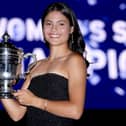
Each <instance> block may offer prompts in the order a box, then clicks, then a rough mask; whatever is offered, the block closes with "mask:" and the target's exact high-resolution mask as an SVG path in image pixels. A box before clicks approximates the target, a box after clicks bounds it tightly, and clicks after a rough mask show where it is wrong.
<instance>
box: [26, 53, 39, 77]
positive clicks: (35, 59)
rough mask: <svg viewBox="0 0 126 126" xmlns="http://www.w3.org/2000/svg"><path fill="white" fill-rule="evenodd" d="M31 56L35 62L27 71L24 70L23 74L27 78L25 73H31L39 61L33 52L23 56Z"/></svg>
mask: <svg viewBox="0 0 126 126" xmlns="http://www.w3.org/2000/svg"><path fill="white" fill-rule="evenodd" d="M29 56H31V57H32V58H33V63H32V64H30V65H29V67H28V69H27V71H26V72H24V74H23V78H25V75H27V74H29V73H30V70H31V69H32V68H33V67H34V66H35V65H36V63H37V58H36V55H35V54H32V53H26V54H24V56H23V58H24V59H25V58H28V57H29Z"/></svg>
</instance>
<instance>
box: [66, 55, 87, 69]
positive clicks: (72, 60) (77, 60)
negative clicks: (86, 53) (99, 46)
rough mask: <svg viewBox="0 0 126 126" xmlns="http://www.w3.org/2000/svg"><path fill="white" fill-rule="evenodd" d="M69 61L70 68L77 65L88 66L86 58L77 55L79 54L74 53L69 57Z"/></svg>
mask: <svg viewBox="0 0 126 126" xmlns="http://www.w3.org/2000/svg"><path fill="white" fill-rule="evenodd" d="M67 61H68V66H69V67H73V66H76V65H79V66H86V62H85V60H84V57H83V56H81V55H79V54H77V53H72V54H71V55H70V56H69V59H68V60H67Z"/></svg>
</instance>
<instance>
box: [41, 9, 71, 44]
mask: <svg viewBox="0 0 126 126" xmlns="http://www.w3.org/2000/svg"><path fill="white" fill-rule="evenodd" d="M72 32H73V27H71V26H70V22H69V20H68V19H67V18H66V17H65V16H64V15H63V14H62V13H61V12H59V11H52V12H50V13H49V14H48V15H47V16H46V17H45V20H44V25H43V34H44V38H45V40H46V41H48V42H49V44H50V45H61V44H67V42H68V39H69V35H70V34H71V33H72Z"/></svg>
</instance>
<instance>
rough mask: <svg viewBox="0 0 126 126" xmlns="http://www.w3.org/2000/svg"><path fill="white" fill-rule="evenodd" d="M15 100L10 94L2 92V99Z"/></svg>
mask: <svg viewBox="0 0 126 126" xmlns="http://www.w3.org/2000/svg"><path fill="white" fill-rule="evenodd" d="M3 98H4V99H7V98H14V96H13V95H12V94H11V93H10V92H4V93H3V92H2V93H1V92H0V99H3Z"/></svg>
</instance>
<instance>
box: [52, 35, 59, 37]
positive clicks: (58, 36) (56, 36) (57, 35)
mask: <svg viewBox="0 0 126 126" xmlns="http://www.w3.org/2000/svg"><path fill="white" fill-rule="evenodd" d="M51 37H59V35H51Z"/></svg>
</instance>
